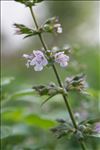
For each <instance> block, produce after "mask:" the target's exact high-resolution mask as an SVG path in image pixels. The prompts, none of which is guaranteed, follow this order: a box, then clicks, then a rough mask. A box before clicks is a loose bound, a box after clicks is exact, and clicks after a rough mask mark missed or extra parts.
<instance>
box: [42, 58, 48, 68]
mask: <svg viewBox="0 0 100 150" xmlns="http://www.w3.org/2000/svg"><path fill="white" fill-rule="evenodd" d="M42 64H43V66H46V65H47V64H48V61H47V59H46V58H44V59H43V61H42Z"/></svg>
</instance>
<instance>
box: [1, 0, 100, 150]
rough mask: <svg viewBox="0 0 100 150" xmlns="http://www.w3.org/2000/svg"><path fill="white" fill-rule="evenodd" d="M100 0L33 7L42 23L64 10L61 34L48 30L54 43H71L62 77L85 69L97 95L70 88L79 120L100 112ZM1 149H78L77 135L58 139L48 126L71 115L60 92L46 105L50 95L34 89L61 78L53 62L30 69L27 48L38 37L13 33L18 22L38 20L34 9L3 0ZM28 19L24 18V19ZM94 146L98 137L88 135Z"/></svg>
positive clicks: (95, 148)
mask: <svg viewBox="0 0 100 150" xmlns="http://www.w3.org/2000/svg"><path fill="white" fill-rule="evenodd" d="M99 3H100V2H97V1H44V2H42V3H39V4H38V5H37V6H35V7H34V8H33V9H34V10H35V14H36V17H37V20H38V22H39V24H40V25H41V23H43V22H44V21H45V20H46V19H47V18H50V17H52V16H59V19H60V22H61V24H62V26H63V33H62V34H61V35H59V36H55V35H51V34H44V38H45V40H46V42H47V44H48V47H49V48H52V47H53V46H59V47H60V48H62V47H63V46H67V45H70V46H71V47H72V52H71V56H70V62H69V66H68V67H67V68H66V69H63V68H60V67H59V65H57V70H58V72H59V75H60V76H61V78H62V81H64V79H65V78H66V77H67V76H70V75H75V74H77V73H80V72H84V73H85V74H86V76H87V82H88V87H89V91H90V92H91V95H92V96H83V95H80V94H76V93H71V94H70V96H69V98H70V104H71V106H72V108H73V112H74V113H79V114H80V115H82V116H83V117H80V121H81V120H84V119H86V118H95V117H97V116H99V115H100V101H99V97H100V94H99V88H100V72H99V63H100V62H99V57H100V55H99V34H98V31H99ZM1 6H2V11H1V12H2V17H1V19H2V23H1V25H2V26H1V28H2V33H1V34H2V52H1V55H2V57H1V77H2V82H1V84H2V94H1V99H2V109H1V115H2V118H1V119H2V122H1V125H2V134H1V135H2V136H1V139H2V150H65V149H69V150H78V149H80V146H79V145H78V143H77V141H75V140H74V138H72V139H71V140H69V139H66V138H62V139H60V140H57V139H56V137H55V136H54V135H53V134H52V133H51V132H50V131H49V128H51V127H53V126H54V125H55V124H56V122H55V120H56V119H57V118H64V119H68V120H69V115H68V112H67V111H66V108H65V105H64V102H63V100H62V97H61V96H55V97H54V98H53V99H52V100H50V102H48V103H47V104H45V105H44V106H43V107H42V108H41V106H40V105H41V103H42V102H43V100H44V99H45V97H42V98H41V97H39V96H38V95H37V94H36V93H35V92H33V90H32V86H33V85H36V84H42V83H43V84H45V83H49V82H51V81H54V82H56V83H57V81H56V78H55V75H54V72H53V70H52V68H45V69H44V70H43V71H41V72H35V71H34V70H33V68H29V69H27V68H26V66H25V63H26V62H25V60H24V59H23V58H22V55H23V53H31V52H32V50H35V49H41V48H42V45H41V43H40V41H39V39H38V37H37V36H36V37H31V38H29V39H25V40H23V36H17V35H14V34H13V33H14V30H15V29H14V28H13V26H12V24H13V23H15V22H16V23H22V24H24V23H25V25H28V26H31V27H32V26H33V24H34V23H33V21H32V18H31V14H30V12H29V10H28V9H27V8H25V7H24V6H23V5H21V4H19V3H16V2H13V1H9V2H8V1H2V2H1ZM23 22H24V23H23ZM86 143H87V145H88V147H89V150H99V149H100V146H99V139H98V138H87V140H86Z"/></svg>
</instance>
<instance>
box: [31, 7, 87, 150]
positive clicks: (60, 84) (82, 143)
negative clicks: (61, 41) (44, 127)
mask: <svg viewBox="0 0 100 150" xmlns="http://www.w3.org/2000/svg"><path fill="white" fill-rule="evenodd" d="M29 8H30V11H31V15H32V18H33V20H34V23H35V26H36V28H37V30H38V29H39V26H38V23H37V21H36V18H35V15H34V12H33V10H32V7H29ZM38 35H39V38H40V41H41V43H42V45H43V47H44V49H45V51H47V50H48V47H47V45H46V43H45V41H44V39H43V36H42V34H41V33H39V34H38ZM52 68H53V71H54V73H55V76H56V78H57V81H58V83H59V86H60V87H63V86H62V83H61V79H60V76H59V74H58V72H57V69H56V67H55V65H54V64H53V65H52ZM62 96H63V99H64V102H65V105H66V107H67V110H68V112H69V115H70V119H71V121H72V123H73V126H74V127H75V129H76V130H77V124H76V121H75V118H74V115H73V112H72V110H71V107H70V104H69V102H68V99H67V98H66V96H65V95H62ZM79 142H80V145H81V148H82V150H86V147H85V144H84V142H83V141H79Z"/></svg>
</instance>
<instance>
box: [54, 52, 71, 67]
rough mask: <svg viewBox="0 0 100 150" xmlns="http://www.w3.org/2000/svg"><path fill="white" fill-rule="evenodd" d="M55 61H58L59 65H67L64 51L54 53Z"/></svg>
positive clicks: (67, 57) (67, 59)
mask: <svg viewBox="0 0 100 150" xmlns="http://www.w3.org/2000/svg"><path fill="white" fill-rule="evenodd" d="M54 57H55V62H57V63H59V64H60V66H61V67H66V66H67V65H68V61H69V56H67V55H65V54H64V52H58V53H56V54H55V55H54Z"/></svg>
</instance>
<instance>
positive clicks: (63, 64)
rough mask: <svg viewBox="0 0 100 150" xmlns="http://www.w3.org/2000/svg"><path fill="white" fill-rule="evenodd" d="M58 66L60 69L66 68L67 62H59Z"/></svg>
mask: <svg viewBox="0 0 100 150" xmlns="http://www.w3.org/2000/svg"><path fill="white" fill-rule="evenodd" d="M60 66H61V67H67V66H68V62H61V63H60Z"/></svg>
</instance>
